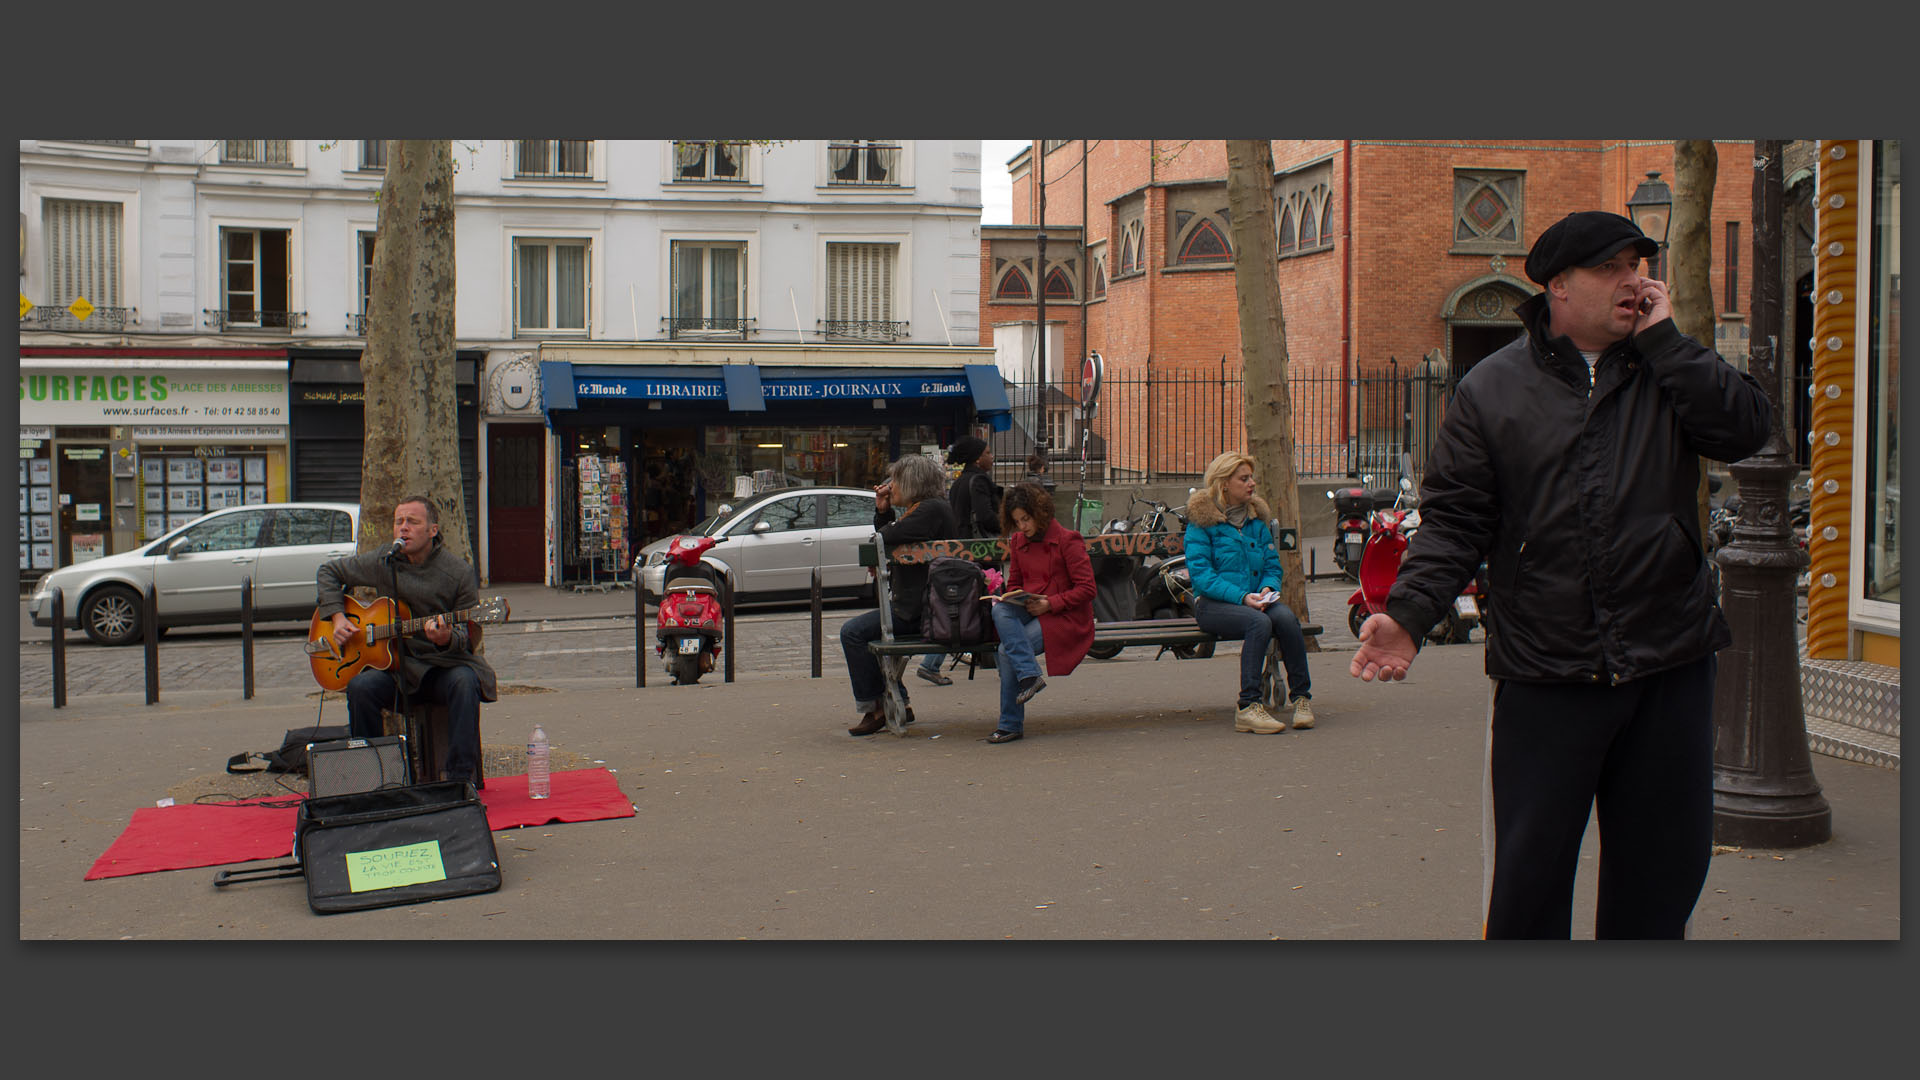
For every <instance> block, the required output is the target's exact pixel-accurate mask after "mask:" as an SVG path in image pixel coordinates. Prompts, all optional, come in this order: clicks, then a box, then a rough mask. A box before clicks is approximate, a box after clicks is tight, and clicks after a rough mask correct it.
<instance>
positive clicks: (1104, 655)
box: [1087, 645, 1126, 660]
mask: <svg viewBox="0 0 1920 1080" xmlns="http://www.w3.org/2000/svg"><path fill="white" fill-rule="evenodd" d="M1124 648H1126V646H1125V645H1095V646H1093V647H1092V648H1090V649H1088V650H1087V655H1088V656H1091V657H1093V658H1094V659H1095V660H1111V659H1113V658H1114V657H1116V656H1119V655H1120V650H1121V649H1124Z"/></svg>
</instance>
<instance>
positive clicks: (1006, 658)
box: [993, 604, 1047, 731]
mask: <svg viewBox="0 0 1920 1080" xmlns="http://www.w3.org/2000/svg"><path fill="white" fill-rule="evenodd" d="M993 629H994V632H995V633H997V634H999V635H1000V650H999V663H997V664H996V665H995V670H997V671H998V672H999V673H1000V723H999V724H998V725H997V726H998V727H999V729H1000V730H1001V731H1023V730H1024V729H1025V728H1026V726H1027V707H1026V706H1025V705H1021V704H1019V703H1018V702H1016V701H1014V700H1013V699H1014V696H1015V695H1017V694H1019V693H1020V682H1021V680H1023V679H1031V678H1033V677H1034V676H1036V675H1039V674H1041V671H1040V661H1039V660H1037V659H1035V657H1037V656H1038V655H1039V654H1040V653H1043V652H1046V651H1047V643H1046V642H1045V641H1042V640H1041V638H1040V616H1038V615H1029V614H1028V613H1027V609H1026V608H1024V607H1022V606H1020V605H1019V604H995V605H993Z"/></svg>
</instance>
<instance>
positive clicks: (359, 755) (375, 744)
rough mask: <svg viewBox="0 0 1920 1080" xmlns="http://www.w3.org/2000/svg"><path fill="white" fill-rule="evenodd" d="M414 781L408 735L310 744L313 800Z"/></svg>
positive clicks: (309, 789) (309, 784)
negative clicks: (408, 761)
mask: <svg viewBox="0 0 1920 1080" xmlns="http://www.w3.org/2000/svg"><path fill="white" fill-rule="evenodd" d="M412 782H413V773H412V770H411V769H409V768H408V766H407V737H406V736H405V735H383V736H380V737H378V738H373V739H337V740H335V741H332V742H321V743H308V744H307V797H308V798H310V799H311V798H324V797H327V796H332V795H351V794H354V793H357V792H362V791H380V790H384V789H386V788H396V787H406V786H408V785H409V784H411V783H412Z"/></svg>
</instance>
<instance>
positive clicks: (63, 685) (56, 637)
mask: <svg viewBox="0 0 1920 1080" xmlns="http://www.w3.org/2000/svg"><path fill="white" fill-rule="evenodd" d="M48 599H49V600H50V601H51V602H52V603H53V707H54V708H56V709H64V708H66V707H67V600H66V597H64V596H62V595H61V594H60V587H59V586H57V585H56V586H54V589H53V595H52V596H50V597H48Z"/></svg>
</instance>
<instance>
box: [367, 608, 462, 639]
mask: <svg viewBox="0 0 1920 1080" xmlns="http://www.w3.org/2000/svg"><path fill="white" fill-rule="evenodd" d="M473 611H474V609H473V608H461V609H460V610H459V611H449V612H445V613H443V614H440V615H423V616H421V617H420V618H418V619H404V620H402V621H400V622H397V623H388V624H387V625H385V626H375V627H371V628H369V630H368V633H367V639H368V640H369V641H378V640H380V639H381V638H388V637H398V636H400V635H402V634H417V633H419V632H420V631H421V630H423V629H425V628H426V625H427V624H428V623H430V622H432V621H433V620H435V619H441V618H444V619H446V620H447V621H448V622H450V623H455V622H464V621H466V618H467V616H468V615H471V614H473Z"/></svg>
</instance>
